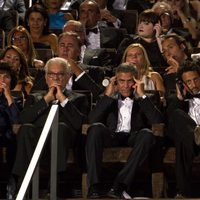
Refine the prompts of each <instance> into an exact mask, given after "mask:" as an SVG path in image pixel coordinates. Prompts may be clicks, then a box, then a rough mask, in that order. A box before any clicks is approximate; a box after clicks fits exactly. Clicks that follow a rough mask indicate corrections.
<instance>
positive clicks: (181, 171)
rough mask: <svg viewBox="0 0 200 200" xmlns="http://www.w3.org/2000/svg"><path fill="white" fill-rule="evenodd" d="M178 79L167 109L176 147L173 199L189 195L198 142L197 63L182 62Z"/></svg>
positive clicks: (199, 77) (199, 71)
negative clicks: (173, 96)
mask: <svg viewBox="0 0 200 200" xmlns="http://www.w3.org/2000/svg"><path fill="white" fill-rule="evenodd" d="M177 78H178V81H177V99H176V101H175V102H174V103H173V104H171V105H173V106H171V107H170V108H169V110H170V111H169V112H170V116H169V118H168V121H169V131H168V132H167V133H168V136H169V137H170V138H171V139H172V140H173V142H174V145H175V148H176V164H175V175H176V186H177V195H176V196H175V198H186V197H191V195H192V193H191V180H192V162H193V158H194V156H195V154H196V153H197V152H198V151H199V148H197V146H199V145H200V126H199V123H200V101H199V92H200V65H199V63H195V62H194V61H186V62H184V63H183V64H182V65H181V67H180V68H179V69H178V72H177ZM174 122H176V123H174ZM197 150H198V151H197Z"/></svg>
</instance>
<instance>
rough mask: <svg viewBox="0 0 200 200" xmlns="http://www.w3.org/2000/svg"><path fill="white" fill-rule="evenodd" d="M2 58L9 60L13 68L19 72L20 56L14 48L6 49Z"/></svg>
mask: <svg viewBox="0 0 200 200" xmlns="http://www.w3.org/2000/svg"><path fill="white" fill-rule="evenodd" d="M3 60H5V61H7V62H9V63H10V64H11V66H12V68H13V70H14V71H16V72H17V73H19V71H20V68H21V63H20V56H19V54H18V52H16V51H15V50H14V49H9V50H7V51H6V53H5V56H4V58H3Z"/></svg>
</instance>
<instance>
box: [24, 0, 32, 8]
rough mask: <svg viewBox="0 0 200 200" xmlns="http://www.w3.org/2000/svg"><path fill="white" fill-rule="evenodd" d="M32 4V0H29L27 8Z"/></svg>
mask: <svg viewBox="0 0 200 200" xmlns="http://www.w3.org/2000/svg"><path fill="white" fill-rule="evenodd" d="M25 1H26V0H25ZM31 6H32V0H29V8H30V7H31Z"/></svg>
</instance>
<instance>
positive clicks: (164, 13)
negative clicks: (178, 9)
mask: <svg viewBox="0 0 200 200" xmlns="http://www.w3.org/2000/svg"><path fill="white" fill-rule="evenodd" d="M152 10H153V11H154V12H156V13H158V15H159V16H160V20H161V26H162V34H164V35H167V34H171V33H176V34H178V35H180V36H182V37H184V38H186V39H187V40H190V41H192V37H191V34H190V33H189V31H188V30H187V29H185V28H181V27H174V26H173V21H174V18H173V14H172V8H171V6H170V5H169V4H168V3H167V2H165V1H157V2H156V3H155V4H154V5H153V7H152Z"/></svg>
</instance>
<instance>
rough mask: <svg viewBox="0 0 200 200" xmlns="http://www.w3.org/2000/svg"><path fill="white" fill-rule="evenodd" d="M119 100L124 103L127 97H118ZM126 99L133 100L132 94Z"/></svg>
mask: <svg viewBox="0 0 200 200" xmlns="http://www.w3.org/2000/svg"><path fill="white" fill-rule="evenodd" d="M119 98H120V99H121V100H122V101H124V100H125V99H126V98H127V97H124V96H122V95H119ZM128 98H130V99H133V98H134V96H133V94H131V95H130V96H129V97H128Z"/></svg>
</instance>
